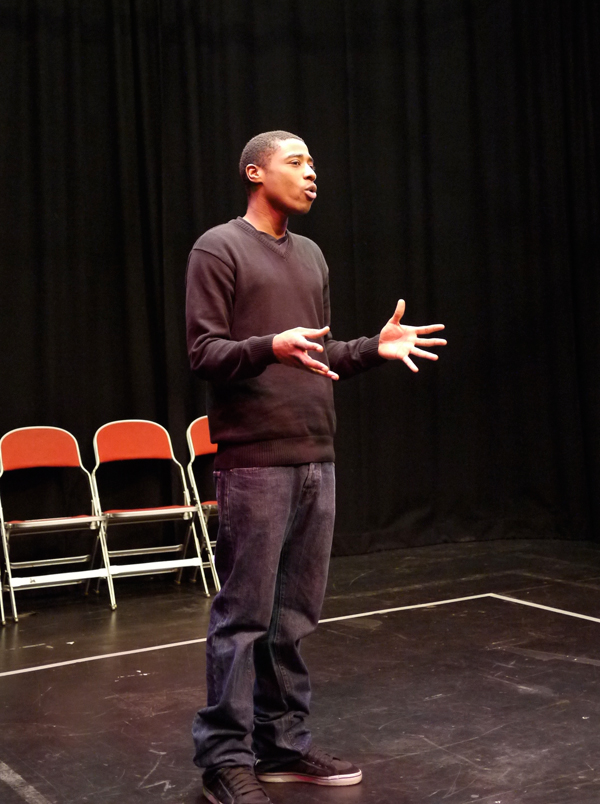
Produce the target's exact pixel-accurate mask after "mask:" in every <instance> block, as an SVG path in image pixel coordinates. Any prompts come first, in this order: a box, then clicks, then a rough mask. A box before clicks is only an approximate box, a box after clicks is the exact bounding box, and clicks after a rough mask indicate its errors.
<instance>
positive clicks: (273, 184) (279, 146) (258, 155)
mask: <svg viewBox="0 0 600 804" xmlns="http://www.w3.org/2000/svg"><path fill="white" fill-rule="evenodd" d="M240 177H241V179H242V181H243V182H244V185H245V187H246V192H247V193H248V196H249V198H250V199H252V197H253V196H254V195H255V194H256V193H261V194H262V195H263V196H264V198H265V200H266V201H267V202H268V203H270V204H272V205H273V206H274V207H277V208H278V209H280V210H281V211H283V212H285V213H286V214H288V215H290V214H304V213H306V212H308V211H309V210H310V208H311V206H312V202H313V201H314V200H315V198H316V197H317V193H316V190H317V188H316V185H315V180H316V178H317V174H316V173H315V170H314V165H313V160H312V157H311V155H310V154H309V152H308V148H307V146H306V143H305V142H304V140H303V139H302V137H298V136H297V135H296V134H291V133H290V132H289V131H267V132H265V133H264V134H258V135H257V136H256V137H253V138H252V139H251V140H250V142H248V143H247V145H246V147H245V148H244V150H243V151H242V156H241V158H240Z"/></svg>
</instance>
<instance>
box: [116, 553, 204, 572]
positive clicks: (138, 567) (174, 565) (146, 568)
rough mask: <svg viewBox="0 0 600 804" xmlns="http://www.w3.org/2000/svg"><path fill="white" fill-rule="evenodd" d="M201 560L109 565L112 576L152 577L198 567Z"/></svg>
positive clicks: (188, 559)
mask: <svg viewBox="0 0 600 804" xmlns="http://www.w3.org/2000/svg"><path fill="white" fill-rule="evenodd" d="M201 564H202V559H201V558H198V557H196V558H179V559H177V558H176V559H173V560H171V561H144V563H143V564H111V566H110V571H111V574H112V575H138V574H142V575H152V574H154V573H155V572H157V573H158V572H171V570H176V569H179V568H180V567H199V566H201Z"/></svg>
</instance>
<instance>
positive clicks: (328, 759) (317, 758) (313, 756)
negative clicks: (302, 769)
mask: <svg viewBox="0 0 600 804" xmlns="http://www.w3.org/2000/svg"><path fill="white" fill-rule="evenodd" d="M303 759H306V760H308V761H309V762H315V763H316V764H318V765H324V766H325V767H327V765H331V763H332V761H333V762H342V760H341V759H340V758H339V757H334V756H332V755H331V754H328V753H327V751H322V750H321V749H320V748H317V747H316V746H311V747H310V748H309V749H308V751H307V752H306V754H305V755H304V756H303Z"/></svg>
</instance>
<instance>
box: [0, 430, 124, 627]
mask: <svg viewBox="0 0 600 804" xmlns="http://www.w3.org/2000/svg"><path fill="white" fill-rule="evenodd" d="M52 467H56V468H74V469H77V470H79V471H80V472H81V473H82V474H83V476H84V477H85V478H86V482H87V485H88V487H89V494H90V499H91V511H92V513H91V515H90V514H78V515H75V516H59V517H57V516H53V517H47V518H43V519H24V520H9V521H7V520H6V519H5V516H4V511H3V508H2V504H1V503H0V529H1V532H2V549H3V555H4V576H5V578H4V582H3V584H2V591H5V590H6V591H8V592H9V593H10V600H11V606H12V612H13V617H14V619H15V622H18V615H17V605H16V601H15V592H16V591H19V590H21V589H33V588H40V587H46V586H63V585H67V584H74V583H82V582H87V583H89V580H90V579H91V578H98V579H102V578H104V579H106V582H107V584H108V591H109V595H110V605H111V608H113V609H115V608H116V602H115V595H114V589H113V583H112V579H111V577H110V572H109V558H108V552H107V550H106V542H105V539H104V533H103V530H102V516H101V515H100V513H99V509H98V508H96V506H95V497H94V492H93V487H92V479H91V476H90V473H89V472H88V471H87V470H86V469H85V468H84V466H83V465H82V463H81V456H80V454H79V445H78V444H77V441H76V439H75V437H74V436H73V435H71V433H69V432H68V431H67V430H62V429H61V428H59V427H21V428H19V429H17V430H11V431H10V432H9V433H6V435H4V436H3V437H2V439H0V477H2V476H3V475H5V474H6V473H7V472H12V471H15V470H21V469H40V468H52ZM25 479H26V478H25ZM63 531H93V532H94V535H95V536H96V538H95V539H94V550H93V551H92V552H90V553H86V554H83V555H76V556H59V557H56V558H44V559H30V560H26V561H15V560H13V558H12V557H11V541H12V540H13V539H14V538H15V537H17V536H24V535H34V534H35V535H40V536H41V535H45V534H48V533H57V532H63ZM88 541H89V539H88ZM98 544H99V545H100V549H101V553H102V564H103V565H102V566H101V567H98V568H96V569H94V568H93V567H92V563H93V556H94V553H95V548H96V546H97V545H98ZM73 564H87V565H88V567H89V568H88V569H84V570H82V569H70V570H64V571H62V572H59V573H47V574H37V573H36V574H30V575H22V574H21V570H23V569H30V570H38V569H39V568H41V567H44V566H45V567H49V566H62V565H64V566H68V565H73ZM15 571H16V574H15ZM1 602H2V594H1V593H0V603H1ZM1 609H2V610H1V614H2V624H3V625H4V623H5V618H4V606H3V605H2V606H1Z"/></svg>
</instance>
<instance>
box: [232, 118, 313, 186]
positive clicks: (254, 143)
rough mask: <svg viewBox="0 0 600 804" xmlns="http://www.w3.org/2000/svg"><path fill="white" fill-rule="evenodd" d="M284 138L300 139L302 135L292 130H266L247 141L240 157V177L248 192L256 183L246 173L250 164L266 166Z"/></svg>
mask: <svg viewBox="0 0 600 804" xmlns="http://www.w3.org/2000/svg"><path fill="white" fill-rule="evenodd" d="M283 140H300V141H301V142H304V140H303V139H302V137H299V136H298V135H297V134H292V133H291V132H290V131H265V132H264V133H263V134H257V135H256V137H252V139H251V140H250V141H249V142H247V143H246V145H245V146H244V150H243V151H242V155H241V157H240V178H241V180H242V181H243V183H244V186H245V188H246V192H251V191H252V189H253V188H254V187H256V185H255V184H254V182H251V181H250V179H249V178H248V176H247V175H246V168H247V167H248V165H258V166H259V167H265V166H266V164H267V162H268V161H269V157H270V156H271V154H272V153H274V152H275V151H276V150H277V149H278V148H279V143H280V142H282V141H283Z"/></svg>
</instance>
